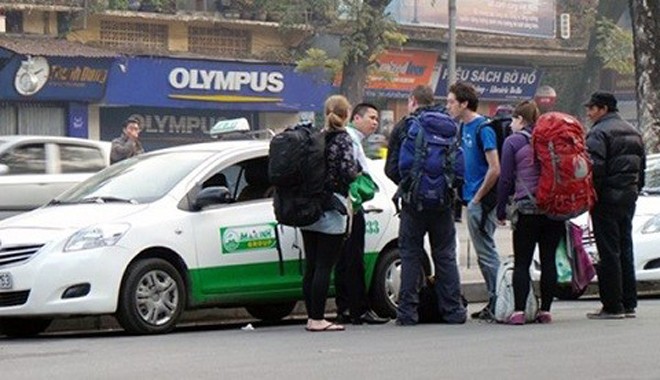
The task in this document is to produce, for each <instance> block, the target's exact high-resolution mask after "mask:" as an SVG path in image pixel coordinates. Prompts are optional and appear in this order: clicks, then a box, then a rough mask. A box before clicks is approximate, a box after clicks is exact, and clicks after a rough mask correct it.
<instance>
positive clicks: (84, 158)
mask: <svg viewBox="0 0 660 380" xmlns="http://www.w3.org/2000/svg"><path fill="white" fill-rule="evenodd" d="M59 147H60V165H61V171H62V173H94V172H97V171H99V170H102V169H103V168H105V159H104V158H103V153H102V152H101V150H100V149H97V148H94V147H89V146H80V145H73V144H60V145H59Z"/></svg>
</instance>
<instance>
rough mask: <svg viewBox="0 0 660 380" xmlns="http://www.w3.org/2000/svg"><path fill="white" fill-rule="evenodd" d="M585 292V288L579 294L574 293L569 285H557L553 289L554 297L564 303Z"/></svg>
mask: <svg viewBox="0 0 660 380" xmlns="http://www.w3.org/2000/svg"><path fill="white" fill-rule="evenodd" d="M586 290H587V288H586V287H585V288H584V289H582V291H581V292H575V291H574V290H573V288H572V287H571V286H570V285H557V287H556V288H555V297H557V298H558V299H560V300H564V301H572V300H576V299H578V298H580V297H582V295H583V294H584V292H585V291H586Z"/></svg>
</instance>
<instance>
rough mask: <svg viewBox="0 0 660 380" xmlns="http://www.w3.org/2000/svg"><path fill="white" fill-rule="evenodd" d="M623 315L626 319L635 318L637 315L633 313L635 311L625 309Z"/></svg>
mask: <svg viewBox="0 0 660 380" xmlns="http://www.w3.org/2000/svg"><path fill="white" fill-rule="evenodd" d="M623 314H624V315H625V316H626V318H635V317H637V313H635V309H634V308H631V309H626V310H625V311H624V312H623Z"/></svg>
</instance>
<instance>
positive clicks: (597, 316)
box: [587, 309, 626, 319]
mask: <svg viewBox="0 0 660 380" xmlns="http://www.w3.org/2000/svg"><path fill="white" fill-rule="evenodd" d="M625 317H626V314H624V313H623V312H619V313H610V312H609V311H605V310H603V309H600V310H599V311H597V312H595V313H587V318H589V319H623V318H625Z"/></svg>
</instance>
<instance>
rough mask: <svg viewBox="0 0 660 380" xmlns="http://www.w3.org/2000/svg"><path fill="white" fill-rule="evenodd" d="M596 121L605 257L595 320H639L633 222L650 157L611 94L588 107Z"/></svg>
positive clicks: (590, 145) (593, 150) (599, 222)
mask: <svg viewBox="0 0 660 380" xmlns="http://www.w3.org/2000/svg"><path fill="white" fill-rule="evenodd" d="M584 106H585V107H587V117H588V118H589V120H591V121H592V122H593V126H592V127H591V130H590V131H589V133H588V134H587V149H588V151H589V154H590V155H591V159H592V161H593V178H594V188H595V190H596V194H597V196H598V202H597V203H596V205H595V206H594V208H593V209H592V210H591V219H592V221H593V227H594V236H595V238H596V247H597V248H598V254H599V256H600V265H599V266H598V289H599V292H600V300H601V303H602V304H603V307H602V309H601V310H600V311H598V312H595V313H588V314H587V317H588V318H589V319H622V318H626V317H628V318H634V317H635V308H636V307H637V287H636V279H635V268H634V259H633V247H632V218H633V215H634V214H635V203H636V201H637V194H638V193H639V191H641V189H642V188H643V187H644V169H645V168H646V156H645V153H644V142H643V140H642V136H641V135H640V133H639V132H638V131H637V130H636V129H635V128H634V127H633V126H632V125H630V124H629V123H628V122H626V121H625V120H623V119H622V118H621V116H619V114H618V113H617V111H618V109H617V101H616V98H615V97H614V95H612V94H610V93H608V92H595V93H594V94H592V95H591V99H590V100H589V102H587V103H586V104H585V105H584Z"/></svg>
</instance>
